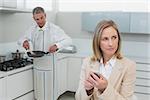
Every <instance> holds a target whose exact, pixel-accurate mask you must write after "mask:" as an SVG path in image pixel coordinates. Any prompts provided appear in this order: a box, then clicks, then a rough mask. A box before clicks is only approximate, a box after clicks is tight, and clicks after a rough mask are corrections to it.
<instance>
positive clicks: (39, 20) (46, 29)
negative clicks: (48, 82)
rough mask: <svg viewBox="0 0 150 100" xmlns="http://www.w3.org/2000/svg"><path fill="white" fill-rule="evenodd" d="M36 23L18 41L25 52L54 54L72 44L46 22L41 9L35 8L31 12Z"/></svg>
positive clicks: (68, 38)
mask: <svg viewBox="0 0 150 100" xmlns="http://www.w3.org/2000/svg"><path fill="white" fill-rule="evenodd" d="M32 14H33V19H34V21H35V22H36V23H34V25H32V26H31V27H30V28H29V29H28V30H27V31H26V32H25V35H24V36H23V37H22V38H21V39H20V40H19V41H18V44H20V45H22V46H23V47H24V48H25V49H26V50H31V47H32V48H33V50H40V51H46V52H47V51H49V52H50V53H54V52H56V51H57V50H58V49H61V48H63V47H65V46H68V45H70V44H71V43H72V40H71V38H70V37H69V36H67V35H66V34H65V32H64V31H63V30H62V29H61V28H59V27H58V26H56V25H54V24H52V23H49V22H47V20H46V13H45V11H44V9H43V8H42V7H36V8H34V9H33V11H32Z"/></svg>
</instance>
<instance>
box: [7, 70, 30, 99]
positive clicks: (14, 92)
mask: <svg viewBox="0 0 150 100" xmlns="http://www.w3.org/2000/svg"><path fill="white" fill-rule="evenodd" d="M6 87H7V97H8V100H12V99H15V98H17V97H19V96H22V95H24V94H26V93H28V92H30V91H33V71H32V69H29V70H25V71H22V72H19V73H16V74H13V75H10V76H8V77H7V86H6Z"/></svg>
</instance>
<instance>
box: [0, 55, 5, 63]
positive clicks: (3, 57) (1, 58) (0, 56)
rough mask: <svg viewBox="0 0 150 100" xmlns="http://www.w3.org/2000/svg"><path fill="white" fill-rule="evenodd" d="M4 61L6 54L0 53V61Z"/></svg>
mask: <svg viewBox="0 0 150 100" xmlns="http://www.w3.org/2000/svg"><path fill="white" fill-rule="evenodd" d="M4 61H6V56H5V55H0V63H2V62H4Z"/></svg>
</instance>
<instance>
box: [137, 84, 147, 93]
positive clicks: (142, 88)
mask: <svg viewBox="0 0 150 100" xmlns="http://www.w3.org/2000/svg"><path fill="white" fill-rule="evenodd" d="M135 92H136V93H141V94H147V95H150V87H149V86H139V85H136V86H135Z"/></svg>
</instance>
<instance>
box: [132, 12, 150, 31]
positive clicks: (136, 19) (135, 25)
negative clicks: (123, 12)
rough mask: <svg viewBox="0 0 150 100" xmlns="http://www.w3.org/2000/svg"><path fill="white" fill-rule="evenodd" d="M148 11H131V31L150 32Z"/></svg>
mask: <svg viewBox="0 0 150 100" xmlns="http://www.w3.org/2000/svg"><path fill="white" fill-rule="evenodd" d="M149 25H150V23H149V21H148V13H131V21H130V32H132V33H150V31H149V30H150V29H149Z"/></svg>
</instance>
